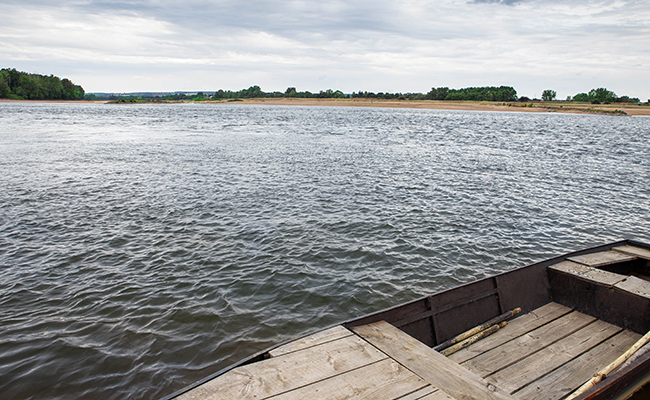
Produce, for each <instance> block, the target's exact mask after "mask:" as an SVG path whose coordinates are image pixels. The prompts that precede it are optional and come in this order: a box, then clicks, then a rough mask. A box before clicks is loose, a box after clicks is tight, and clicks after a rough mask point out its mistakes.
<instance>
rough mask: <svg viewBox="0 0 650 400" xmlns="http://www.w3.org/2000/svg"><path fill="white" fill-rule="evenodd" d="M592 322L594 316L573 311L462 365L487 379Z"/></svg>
mask: <svg viewBox="0 0 650 400" xmlns="http://www.w3.org/2000/svg"><path fill="white" fill-rule="evenodd" d="M593 321H595V318H594V317H591V316H589V315H586V314H582V313H580V312H577V311H573V312H571V313H569V314H566V315H564V316H563V317H561V318H558V319H556V320H554V321H551V322H549V323H548V324H546V325H543V326H541V327H539V328H537V329H535V330H534V331H530V332H528V333H526V334H524V335H522V336H519V337H517V338H516V339H513V340H511V341H509V342H508V343H504V344H503V345H501V346H499V347H496V348H494V349H492V350H489V351H487V352H485V353H483V354H481V355H480V356H477V357H474V358H473V359H471V360H468V361H466V362H464V363H463V364H462V365H463V366H464V367H466V368H468V369H469V370H471V371H473V372H475V373H476V374H478V375H480V376H488V375H490V374H492V373H494V372H496V371H498V370H500V369H502V368H505V367H507V366H509V365H510V364H513V363H515V362H517V361H519V360H521V359H523V358H525V357H527V356H529V355H531V354H533V353H535V352H536V351H538V350H541V349H543V348H544V347H546V346H548V345H549V344H551V343H553V342H555V341H557V340H559V339H562V338H563V337H565V336H568V335H570V334H572V333H573V332H575V331H577V330H578V329H581V328H582V327H584V326H586V325H587V324H589V323H591V322H593ZM506 329H507V327H506V328H504V331H505V330H506Z"/></svg>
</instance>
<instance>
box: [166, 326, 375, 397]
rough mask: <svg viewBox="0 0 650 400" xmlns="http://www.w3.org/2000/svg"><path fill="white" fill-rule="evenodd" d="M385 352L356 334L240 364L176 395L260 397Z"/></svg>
mask: <svg viewBox="0 0 650 400" xmlns="http://www.w3.org/2000/svg"><path fill="white" fill-rule="evenodd" d="M385 358H386V355H385V354H383V353H381V352H380V351H378V350H377V349H375V348H374V347H372V346H370V345H369V344H368V343H366V342H365V341H363V340H362V339H360V338H359V337H357V336H348V337H344V338H342V339H338V340H334V341H331V342H327V343H323V344H321V345H317V346H313V347H310V348H308V349H305V350H301V351H295V352H292V353H288V354H285V355H282V356H279V357H273V358H269V359H267V360H263V361H259V362H256V363H252V364H248V365H243V366H241V367H238V368H235V369H233V370H231V371H228V372H227V373H225V374H223V375H221V376H218V377H216V378H214V379H212V380H210V381H208V382H206V383H204V384H203V385H201V386H198V387H196V388H194V389H192V390H190V391H189V392H187V393H184V394H182V395H181V396H179V397H178V399H180V400H189V399H221V398H225V399H262V398H265V397H268V396H273V395H276V394H280V393H283V392H286V391H289V390H292V389H295V388H298V387H301V386H304V385H308V384H310V383H313V382H316V381H320V380H323V379H326V378H329V377H331V376H335V375H339V374H341V373H344V372H346V371H350V370H353V369H356V368H359V367H362V366H364V365H368V364H371V363H374V362H377V361H379V360H382V359H385Z"/></svg>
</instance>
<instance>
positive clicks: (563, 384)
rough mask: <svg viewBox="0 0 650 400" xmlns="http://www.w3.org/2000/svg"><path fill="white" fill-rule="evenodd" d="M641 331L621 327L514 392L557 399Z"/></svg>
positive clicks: (537, 398)
mask: <svg viewBox="0 0 650 400" xmlns="http://www.w3.org/2000/svg"><path fill="white" fill-rule="evenodd" d="M640 337H641V335H639V334H638V333H634V332H632V331H627V330H625V331H621V332H620V333H618V334H617V335H616V336H614V337H612V338H610V339H608V340H606V341H604V342H603V343H601V344H600V345H598V346H596V347H594V348H593V349H591V350H590V351H588V352H587V353H584V354H583V355H581V356H580V357H578V358H576V359H574V360H572V361H571V362H569V363H567V364H565V365H563V366H562V367H560V368H558V369H556V370H554V371H553V372H551V373H550V374H547V375H545V376H543V377H542V378H540V379H538V380H536V381H534V382H533V383H531V384H530V385H528V386H526V387H524V388H523V389H521V390H519V391H517V392H515V393H514V395H515V396H516V397H518V398H520V399H527V400H528V399H529V400H557V399H561V398H562V397H564V396H566V395H567V394H569V393H571V392H573V391H574V390H576V389H577V388H578V387H580V386H581V385H582V384H583V383H585V382H586V381H587V380H589V378H591V377H592V376H593V374H595V373H596V372H598V371H599V370H601V369H602V368H603V367H605V366H606V365H607V364H609V363H610V362H612V361H614V360H615V359H616V358H617V357H618V356H620V355H621V354H623V353H624V352H625V351H626V350H627V349H628V348H629V347H630V346H632V345H633V344H634V343H635V342H636V341H637V340H638V339H639V338H640Z"/></svg>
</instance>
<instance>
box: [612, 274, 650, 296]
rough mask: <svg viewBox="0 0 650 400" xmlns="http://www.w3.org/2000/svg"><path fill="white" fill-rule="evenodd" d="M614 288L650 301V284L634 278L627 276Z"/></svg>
mask: <svg viewBox="0 0 650 400" xmlns="http://www.w3.org/2000/svg"><path fill="white" fill-rule="evenodd" d="M614 287H615V288H617V289H619V290H623V291H626V292H629V293H632V294H634V295H636V296H640V297H643V298H644V299H650V282H648V281H646V280H643V279H639V278H637V277H636V276H628V277H627V278H625V279H623V280H622V281H620V282H618V283H617V284H616V285H614Z"/></svg>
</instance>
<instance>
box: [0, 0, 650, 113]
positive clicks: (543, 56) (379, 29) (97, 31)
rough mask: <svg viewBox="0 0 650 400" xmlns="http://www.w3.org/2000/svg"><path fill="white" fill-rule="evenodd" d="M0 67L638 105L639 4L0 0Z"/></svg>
mask: <svg viewBox="0 0 650 400" xmlns="http://www.w3.org/2000/svg"><path fill="white" fill-rule="evenodd" d="M0 9H1V10H2V12H0V68H16V69H18V70H20V71H26V72H30V73H38V74H44V75H50V74H53V75H56V76H59V77H61V78H64V77H65V78H68V79H70V80H72V81H73V82H74V83H75V84H79V85H81V86H83V88H84V89H85V90H86V92H140V91H166V92H167V91H214V90H218V89H224V90H240V89H243V88H248V87H250V86H252V85H259V86H260V87H261V88H262V90H264V91H267V92H270V91H282V92H284V91H285V90H286V89H287V88H288V87H296V88H297V89H298V91H305V90H308V91H311V92H318V91H320V90H326V89H334V90H337V89H338V90H342V91H343V92H346V93H350V92H353V91H355V92H356V91H359V90H361V91H371V92H391V93H396V92H400V93H408V92H421V93H426V92H428V91H429V90H430V89H431V88H432V87H441V86H447V87H450V88H462V87H471V86H501V85H506V86H512V87H514V88H515V89H516V90H517V93H518V95H519V96H528V97H531V98H534V97H538V98H539V97H541V93H542V91H543V90H545V89H553V90H555V91H557V94H558V98H559V99H564V98H566V96H568V95H574V94H576V93H580V92H588V91H589V90H590V89H592V88H599V87H605V88H607V89H609V90H611V91H613V92H615V93H616V94H618V95H619V96H623V95H628V96H631V97H638V98H640V99H641V100H642V101H646V100H648V99H649V98H650V1H648V0H629V1H628V0H602V1H599V0H441V1H422V0H392V1H387V0H354V1H352V0H346V1H338V0H337V1H329V0H318V1H316V0H286V1H270V0H212V1H210V0H184V1H171V0H131V1H121V0H113V1H109V0H57V1H47V0H0Z"/></svg>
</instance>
